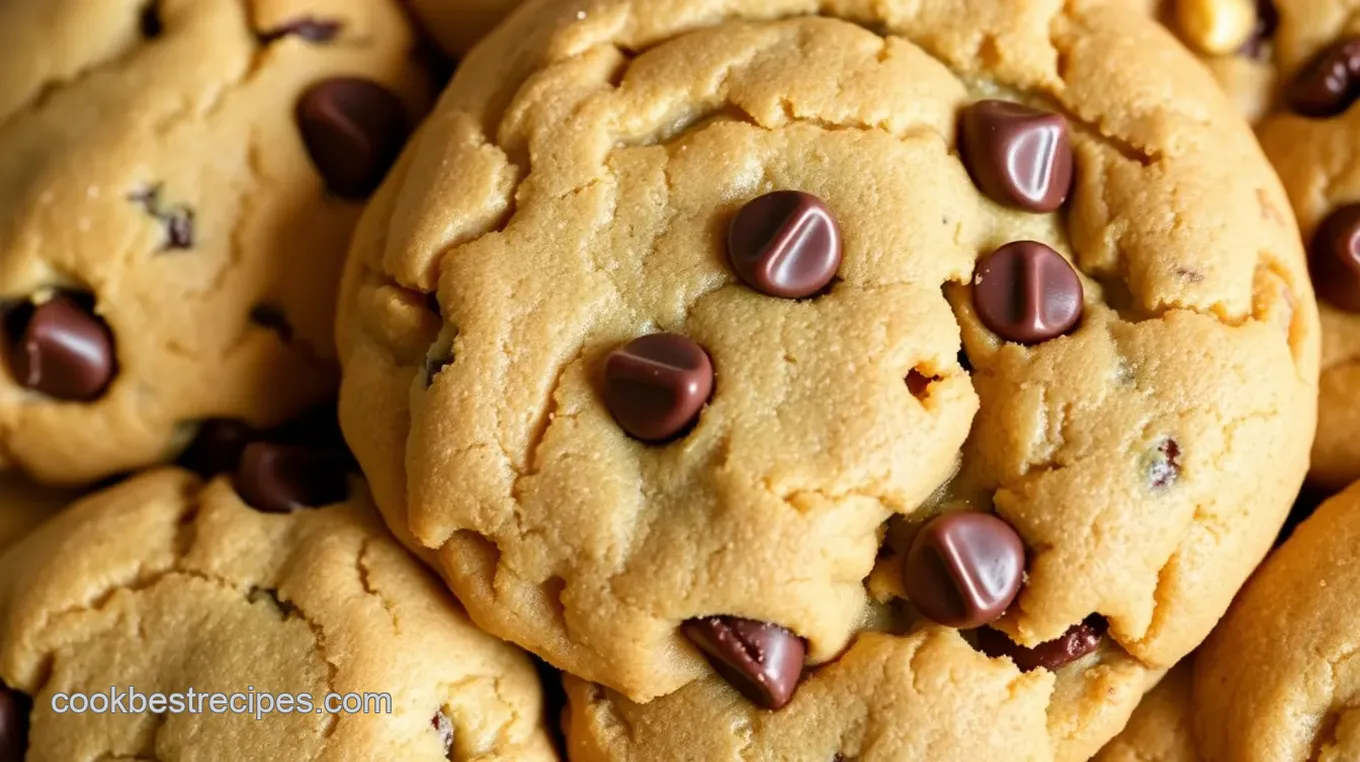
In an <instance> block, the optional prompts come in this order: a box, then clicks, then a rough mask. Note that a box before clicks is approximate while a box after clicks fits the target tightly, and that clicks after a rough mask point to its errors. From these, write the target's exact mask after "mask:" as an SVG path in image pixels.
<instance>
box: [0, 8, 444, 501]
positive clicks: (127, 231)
mask: <svg viewBox="0 0 1360 762" xmlns="http://www.w3.org/2000/svg"><path fill="white" fill-rule="evenodd" d="M97 5H98V8H93V7H92V6H91V4H90V3H87V2H78V1H77V0H47V1H46V2H31V3H30V2H26V3H5V4H4V6H3V7H2V8H0V51H3V53H0V60H2V61H3V62H4V65H3V66H0V69H2V70H3V73H0V90H2V91H3V95H0V142H2V143H3V144H4V145H6V146H8V147H9V150H6V151H5V152H4V155H3V156H0V209H3V211H0V316H2V317H3V321H2V322H3V331H0V350H2V351H0V468H4V467H9V468H18V469H19V470H23V471H27V472H28V473H29V474H30V475H32V476H34V477H36V478H38V479H40V480H43V481H50V482H60V483H73V484H74V483H88V482H92V481H96V480H98V479H100V478H103V477H105V476H108V475H110V474H115V473H119V472H123V471H128V470H135V469H137V468H141V467H144V466H146V465H149V464H153V463H158V462H163V461H166V460H170V459H172V458H173V457H174V455H175V453H176V451H177V450H178V449H180V448H182V447H183V446H184V445H185V444H186V442H187V441H188V440H189V438H190V437H192V435H193V432H194V430H195V428H196V426H197V424H198V423H199V422H200V421H202V420H205V419H210V418H238V419H243V420H246V421H249V422H250V423H252V424H255V425H258V426H273V425H275V424H278V423H280V422H282V421H284V420H286V419H288V418H290V417H292V416H294V415H296V414H297V413H299V412H300V411H301V410H303V409H304V408H306V407H308V406H310V405H312V404H315V403H317V402H319V401H321V400H323V399H326V398H327V397H330V396H332V395H333V394H334V384H335V383H336V375H337V373H336V367H335V365H336V363H335V359H334V351H333V349H332V344H333V338H332V324H333V320H334V289H335V287H336V285H337V284H338V282H339V277H340V272H341V268H342V262H343V259H344V252H345V249H346V247H347V245H348V242H349V237H350V233H351V232H352V230H353V226H354V224H355V222H356V221H357V218H358V214H359V209H360V204H359V203H358V202H359V201H361V200H362V199H363V198H364V197H366V196H367V195H368V194H369V192H370V191H371V190H372V189H373V187H374V186H375V185H376V184H377V182H378V181H379V180H380V179H381V178H382V176H383V173H384V172H385V170H386V169H387V166H388V164H389V162H390V161H391V160H392V159H393V158H394V157H395V155H396V153H397V151H398V150H399V148H400V146H401V144H402V142H403V141H404V138H405V136H406V133H407V130H408V127H409V125H410V124H412V123H413V121H414V119H415V118H416V117H417V116H418V115H419V114H420V113H421V112H422V111H423V110H424V108H425V105H426V103H425V102H426V100H427V98H428V97H429V92H428V89H429V85H428V83H427V81H426V76H425V73H424V71H423V70H422V69H421V67H420V66H419V65H418V64H417V63H416V61H415V59H414V58H413V57H412V52H413V48H414V45H415V41H414V38H413V35H412V31H411V29H410V28H409V26H408V23H407V21H406V20H405V17H404V12H403V11H402V8H401V5H400V3H399V2H396V0H376V1H365V0H324V1H322V2H311V1H310V0H309V1H308V2H302V1H301V0H250V1H249V2H247V0H158V1H157V2H145V1H144V0H110V2H103V3H98V4H97Z"/></svg>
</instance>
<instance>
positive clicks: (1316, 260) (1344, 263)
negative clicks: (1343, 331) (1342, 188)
mask: <svg viewBox="0 0 1360 762" xmlns="http://www.w3.org/2000/svg"><path fill="white" fill-rule="evenodd" d="M1308 268H1309V270H1311V271H1312V275H1313V287H1314V288H1316V289H1317V292H1318V295H1319V296H1321V297H1322V298H1323V300H1324V301H1326V302H1327V303H1328V304H1330V305H1332V306H1333V307H1336V308H1338V309H1342V310H1346V311H1348V312H1360V204H1349V205H1347V206H1343V207H1340V208H1338V209H1336V210H1335V211H1333V212H1332V213H1331V214H1329V215H1327V218H1326V219H1325V220H1323V221H1322V224H1321V225H1319V226H1318V229H1317V232H1316V233H1314V234H1313V241H1312V245H1311V246H1310V247H1309V249H1308Z"/></svg>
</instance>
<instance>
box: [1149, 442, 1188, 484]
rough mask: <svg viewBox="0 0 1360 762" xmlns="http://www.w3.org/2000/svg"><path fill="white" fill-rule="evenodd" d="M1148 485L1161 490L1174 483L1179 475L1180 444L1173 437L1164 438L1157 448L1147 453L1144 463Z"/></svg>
mask: <svg viewBox="0 0 1360 762" xmlns="http://www.w3.org/2000/svg"><path fill="white" fill-rule="evenodd" d="M1144 471H1145V472H1146V473H1147V481H1148V485H1149V486H1151V487H1152V488H1153V489H1156V490H1161V489H1166V488H1167V487H1170V486H1171V485H1173V484H1175V483H1176V480H1177V479H1179V478H1180V476H1181V446H1180V443H1179V442H1177V441H1176V440H1174V439H1170V438H1168V439H1165V440H1163V441H1162V443H1161V444H1159V445H1157V449H1155V450H1153V451H1152V452H1150V453H1148V456H1147V462H1146V464H1145V465H1144Z"/></svg>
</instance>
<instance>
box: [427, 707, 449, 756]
mask: <svg viewBox="0 0 1360 762" xmlns="http://www.w3.org/2000/svg"><path fill="white" fill-rule="evenodd" d="M430 725H431V726H432V727H433V728H434V732H436V733H438V734H439V742H440V743H441V744H443V748H444V757H445V758H446V759H453V721H452V720H450V719H449V716H448V715H447V714H444V710H443V709H440V710H439V711H438V712H435V715H434V717H431V718H430Z"/></svg>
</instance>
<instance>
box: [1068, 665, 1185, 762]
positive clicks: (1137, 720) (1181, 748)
mask: <svg viewBox="0 0 1360 762" xmlns="http://www.w3.org/2000/svg"><path fill="white" fill-rule="evenodd" d="M1193 685H1194V683H1193V671H1192V668H1191V665H1190V662H1188V661H1186V662H1183V663H1181V664H1180V665H1177V667H1176V668H1175V669H1173V670H1171V671H1170V672H1169V673H1167V675H1166V677H1165V678H1163V679H1162V682H1160V683H1158V685H1157V687H1156V688H1154V689H1153V690H1152V691H1151V692H1149V693H1148V694H1147V696H1145V697H1144V698H1143V701H1142V703H1140V704H1139V705H1138V709H1137V710H1136V711H1135V712H1134V713H1133V716H1132V717H1130V718H1129V724H1128V726H1127V727H1125V728H1124V731H1123V732H1121V733H1120V734H1119V735H1118V736H1116V737H1115V739H1114V740H1113V741H1110V742H1109V743H1108V744H1106V745H1105V748H1103V749H1101V750H1100V753H1099V754H1097V755H1096V756H1095V757H1093V758H1092V762H1201V758H1200V756H1199V752H1198V751H1197V750H1196V746H1195V730H1194V726H1193V722H1192V718H1193V713H1192V708H1193V705H1194V702H1193V699H1192V691H1193Z"/></svg>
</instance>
